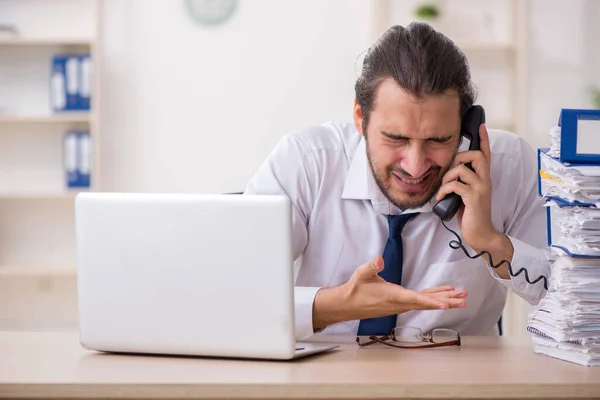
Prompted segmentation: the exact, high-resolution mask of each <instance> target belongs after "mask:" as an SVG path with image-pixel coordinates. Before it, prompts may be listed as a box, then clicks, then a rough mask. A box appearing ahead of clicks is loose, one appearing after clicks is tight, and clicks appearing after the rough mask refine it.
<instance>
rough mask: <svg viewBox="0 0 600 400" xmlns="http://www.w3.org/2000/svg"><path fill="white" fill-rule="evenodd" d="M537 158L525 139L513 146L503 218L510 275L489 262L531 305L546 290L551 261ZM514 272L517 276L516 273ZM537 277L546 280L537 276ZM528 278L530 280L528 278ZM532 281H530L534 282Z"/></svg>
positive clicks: (507, 284)
mask: <svg viewBox="0 0 600 400" xmlns="http://www.w3.org/2000/svg"><path fill="white" fill-rule="evenodd" d="M536 160H537V158H536V154H535V151H534V150H533V149H532V148H531V147H530V146H529V145H527V144H526V143H525V142H524V141H522V140H521V141H520V146H519V148H517V149H515V153H514V159H513V163H511V165H512V168H510V170H509V171H505V174H506V173H509V174H510V176H509V177H508V179H510V181H511V182H512V184H513V187H514V190H511V191H510V193H506V194H505V195H506V199H507V200H508V199H512V200H513V201H512V202H510V201H507V204H510V205H511V206H510V207H507V208H506V210H507V212H509V213H510V214H509V215H508V217H507V219H506V221H507V222H506V223H505V226H504V234H505V235H506V236H507V237H508V238H509V239H510V241H511V243H512V245H513V249H514V253H513V258H512V260H511V267H512V268H511V269H512V272H513V275H512V276H511V277H510V278H509V279H503V278H502V277H500V276H499V275H498V274H497V273H496V272H495V270H494V269H493V268H491V266H490V265H489V264H488V268H489V269H490V273H491V274H492V275H493V276H494V277H495V278H496V279H497V280H498V281H500V282H502V283H503V284H504V285H505V286H506V287H507V288H509V289H510V290H512V291H513V292H515V293H516V294H517V295H519V296H520V297H522V298H523V299H525V300H526V301H527V302H529V303H530V304H531V305H535V304H537V303H538V302H539V301H540V300H541V299H542V297H543V296H544V295H545V293H546V289H545V288H544V282H545V279H546V280H548V279H549V278H550V266H551V263H550V260H549V257H548V255H549V251H548V244H547V229H546V208H545V206H544V201H543V199H541V198H540V197H539V196H538V193H537V176H538V172H539V171H538V167H537V161H536ZM515 275H516V276H515ZM540 276H543V277H545V279H539V280H538V278H539V277H540ZM527 278H529V282H528V281H527ZM536 280H537V282H536V283H534V284H532V283H530V282H534V281H536Z"/></svg>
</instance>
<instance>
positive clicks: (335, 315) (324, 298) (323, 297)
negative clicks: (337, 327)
mask: <svg viewBox="0 0 600 400" xmlns="http://www.w3.org/2000/svg"><path fill="white" fill-rule="evenodd" d="M345 297H346V295H345V292H344V288H343V286H336V287H332V288H323V289H321V290H319V291H318V292H317V294H316V296H315V301H314V303H313V328H314V329H315V330H320V329H324V328H326V327H327V326H329V325H332V324H335V323H338V322H343V321H348V320H350V319H352V318H351V317H350V316H349V315H348V314H349V312H351V310H348V309H346V307H344V305H345V304H347V301H346V300H345Z"/></svg>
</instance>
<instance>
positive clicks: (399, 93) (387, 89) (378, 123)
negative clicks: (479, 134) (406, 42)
mask: <svg viewBox="0 0 600 400" xmlns="http://www.w3.org/2000/svg"><path fill="white" fill-rule="evenodd" d="M459 109H460V102H459V97H458V94H457V93H456V92H455V91H448V92H447V93H445V94H443V95H438V96H431V97H426V98H424V99H422V100H420V101H417V100H416V99H415V98H414V97H413V96H411V95H410V94H407V93H406V92H404V91H403V90H402V89H401V88H400V86H398V85H397V84H396V83H395V82H394V81H393V80H385V81H383V82H381V84H380V85H379V88H378V90H377V92H376V94H375V101H374V104H373V107H372V110H371V113H370V117H369V123H368V126H367V129H366V130H367V132H363V127H362V123H363V118H362V110H361V108H360V106H359V105H357V104H356V103H355V107H354V122H355V125H356V128H357V129H358V131H359V132H360V133H361V134H363V135H364V136H365V138H366V143H367V156H368V159H369V164H370V166H371V170H372V172H373V176H374V177H375V181H376V182H377V185H378V186H379V189H380V190H381V191H382V192H383V194H384V195H385V196H386V197H387V198H388V199H389V200H390V201H391V202H392V203H393V204H395V205H396V206H397V207H399V208H401V209H411V208H419V207H421V206H422V205H424V204H426V203H427V202H429V200H431V198H432V197H433V196H434V195H435V193H436V192H437V191H438V189H439V188H440V186H441V183H442V178H443V176H444V174H445V173H446V172H447V171H448V170H449V169H450V166H451V163H452V159H453V158H454V155H455V154H456V151H457V150H458V146H459V144H460V115H459V114H460V113H459Z"/></svg>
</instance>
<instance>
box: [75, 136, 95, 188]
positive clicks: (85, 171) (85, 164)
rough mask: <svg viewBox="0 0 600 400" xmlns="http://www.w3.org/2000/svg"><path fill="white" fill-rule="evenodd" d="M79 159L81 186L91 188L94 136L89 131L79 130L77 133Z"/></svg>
mask: <svg viewBox="0 0 600 400" xmlns="http://www.w3.org/2000/svg"><path fill="white" fill-rule="evenodd" d="M77 139H78V140H77V143H78V148H79V152H78V153H79V160H78V165H77V171H78V174H79V183H80V185H81V187H86V188H89V187H90V184H91V175H92V154H93V152H92V138H91V136H90V133H89V132H79V133H78V135H77Z"/></svg>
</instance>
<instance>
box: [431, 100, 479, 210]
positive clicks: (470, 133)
mask: <svg viewBox="0 0 600 400" xmlns="http://www.w3.org/2000/svg"><path fill="white" fill-rule="evenodd" d="M483 123H485V111H484V110H483V107H482V106H479V105H474V106H471V107H470V108H469V109H468V110H467V112H466V113H465V116H464V117H463V119H462V124H461V128H460V130H461V135H464V136H465V137H466V138H467V139H469V140H470V141H471V143H470V144H469V150H479V126H480V125H481V124H483ZM465 165H466V166H467V167H469V168H470V169H471V170H472V169H473V168H472V166H471V163H468V164H465ZM461 205H462V199H461V198H460V196H459V195H457V194H456V193H449V194H447V195H446V197H444V198H443V199H442V200H440V201H439V202H438V203H437V204H436V205H435V206H434V207H433V212H434V213H435V214H436V215H437V216H438V217H440V218H441V219H442V220H443V221H449V220H451V219H452V218H454V215H455V214H456V212H457V211H458V209H459V208H460V206H461Z"/></svg>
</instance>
